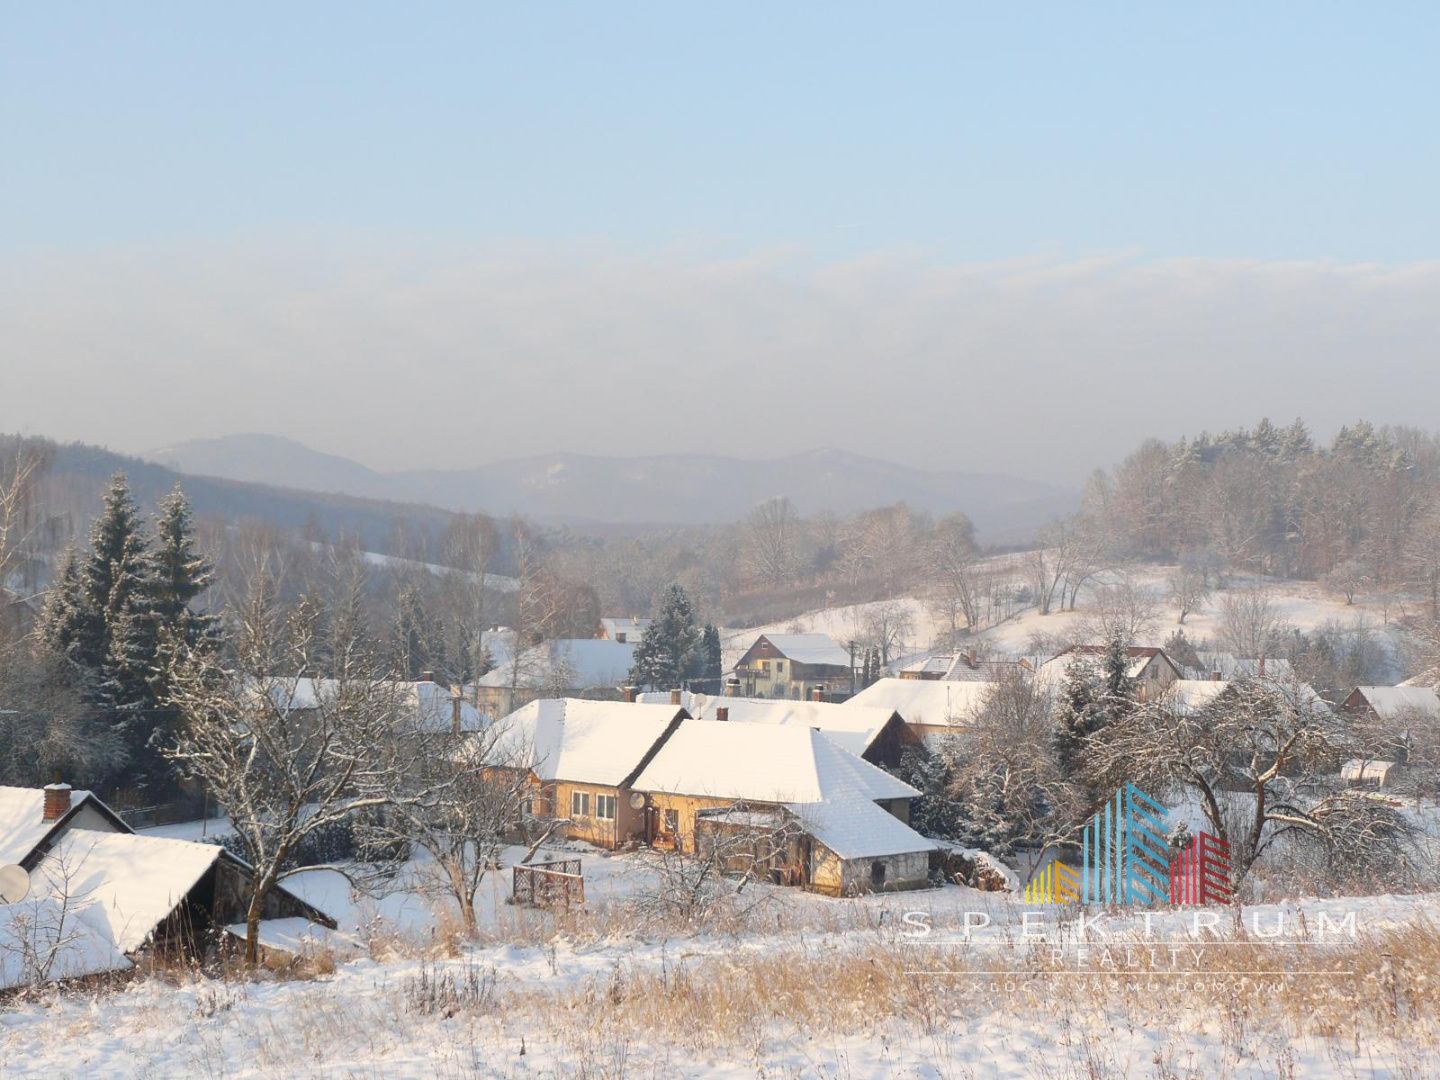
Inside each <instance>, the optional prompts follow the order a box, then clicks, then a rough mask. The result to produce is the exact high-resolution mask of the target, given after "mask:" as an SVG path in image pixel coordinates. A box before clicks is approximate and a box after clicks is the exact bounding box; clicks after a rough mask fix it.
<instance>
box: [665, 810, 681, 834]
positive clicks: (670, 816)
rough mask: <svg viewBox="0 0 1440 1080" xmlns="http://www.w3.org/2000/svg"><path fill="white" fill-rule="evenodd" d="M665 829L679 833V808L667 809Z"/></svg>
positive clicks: (668, 831)
mask: <svg viewBox="0 0 1440 1080" xmlns="http://www.w3.org/2000/svg"><path fill="white" fill-rule="evenodd" d="M665 831H666V832H667V833H677V832H679V831H680V811H679V810H666V811H665Z"/></svg>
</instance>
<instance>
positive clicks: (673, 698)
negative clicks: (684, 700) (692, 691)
mask: <svg viewBox="0 0 1440 1080" xmlns="http://www.w3.org/2000/svg"><path fill="white" fill-rule="evenodd" d="M670 704H671V705H679V704H680V691H679V690H671V691H670Z"/></svg>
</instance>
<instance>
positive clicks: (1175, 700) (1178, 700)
mask: <svg viewBox="0 0 1440 1080" xmlns="http://www.w3.org/2000/svg"><path fill="white" fill-rule="evenodd" d="M1228 689H1230V683H1229V682H1228V681H1225V680H1222V679H1176V680H1175V681H1174V682H1173V683H1171V684H1170V689H1168V690H1167V691H1166V692H1165V697H1164V698H1163V699H1162V700H1163V701H1164V702H1165V703H1166V704H1167V705H1169V706H1170V707H1171V708H1172V709H1173V710H1175V712H1177V713H1179V714H1180V715H1181V716H1190V715H1192V714H1194V713H1197V712H1199V711H1200V710H1202V709H1204V708H1206V707H1207V706H1209V705H1210V703H1211V702H1213V701H1214V700H1215V699H1216V698H1218V697H1219V696H1220V695H1221V694H1223V693H1224V692H1225V691H1226V690H1228Z"/></svg>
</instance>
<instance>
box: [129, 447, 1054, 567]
mask: <svg viewBox="0 0 1440 1080" xmlns="http://www.w3.org/2000/svg"><path fill="white" fill-rule="evenodd" d="M147 456H148V457H150V458H152V459H153V460H156V461H161V462H164V463H165V464H167V465H169V466H171V467H173V468H175V469H178V470H180V471H183V472H186V473H192V474H200V475H208V476H219V477H228V478H232V479H242V480H246V481H250V482H260V483H268V484H284V485H293V486H297V487H308V488H313V489H316V490H322V491H336V492H345V493H347V494H352V495H362V496H367V497H371V498H386V499H391V500H401V501H415V502H421V503H427V504H430V505H434V506H441V507H446V508H448V509H451V510H464V511H468V512H475V511H483V512H486V513H491V514H507V513H512V512H514V513H521V514H525V515H528V516H531V517H535V518H538V519H541V520H543V521H548V522H552V523H557V524H558V523H564V524H571V525H577V526H583V525H586V524H591V523H594V524H598V523H620V524H636V523H656V524H663V523H689V524H704V523H714V522H723V521H733V520H735V519H737V518H740V517H743V516H744V515H745V514H747V513H748V512H749V511H750V510H751V509H752V508H754V507H755V506H756V505H757V504H759V503H761V502H763V501H765V500H766V499H769V498H773V497H775V496H779V495H785V496H788V497H789V498H790V499H791V501H792V502H794V503H795V505H796V507H797V508H798V509H799V510H800V512H801V513H806V514H809V513H815V512H818V511H830V512H832V513H837V514H844V513H852V512H854V511H857V510H864V509H869V508H871V507H876V506H884V505H888V504H891V503H895V502H898V501H901V500H903V501H905V502H906V503H908V504H909V505H911V506H912V507H914V508H916V509H918V510H925V511H929V512H932V513H946V512H950V511H956V510H959V511H963V512H964V513H966V514H968V515H969V516H970V518H971V520H972V521H974V522H975V526H976V528H977V530H979V532H980V534H981V536H982V538H983V539H985V540H987V541H991V542H1003V541H1011V540H1021V539H1025V538H1027V537H1028V536H1029V535H1030V534H1032V533H1033V532H1034V530H1035V529H1036V528H1037V527H1038V526H1039V525H1041V524H1043V523H1044V522H1046V521H1048V520H1050V519H1051V518H1053V517H1055V516H1057V515H1060V514H1063V513H1067V512H1069V511H1070V510H1072V509H1074V508H1075V506H1076V504H1077V503H1078V496H1077V495H1076V494H1075V493H1074V492H1072V491H1067V490H1065V489H1063V488H1059V487H1054V486H1052V485H1048V484H1041V483H1036V482H1033V481H1028V480H1019V479H1017V478H1015V477H1013V476H1006V475H1003V474H999V473H969V472H956V471H933V470H926V469H916V468H912V467H910V466H906V465H897V464H894V463H892V462H886V461H880V460H877V459H875V458H867V457H862V456H859V455H856V454H849V453H845V452H844V451H839V450H816V451H812V452H810V453H806V454H796V455H793V456H790V457H783V458H774V459H770V460H763V461H744V460H740V459H737V458H727V457H718V456H713V455H701V454H664V455H655V456H650V457H636V458H619V457H599V456H591V455H586V454H545V455H540V456H536V457H527V458H517V459H514V460H509V461H499V462H494V463H493V464H489V465H482V466H479V467H477V468H470V469H424V470H413V471H408V472H400V473H391V474H385V473H378V472H375V471H374V470H372V469H368V468H366V467H365V466H363V465H360V464H359V463H357V462H353V461H350V460H348V459H346V458H341V457H336V456H334V455H330V454H322V453H319V452H317V451H315V450H311V449H310V448H309V447H306V446H304V445H302V444H300V443H297V442H294V441H293V440H290V439H282V438H278V437H275V436H267V435H231V436H225V437H223V438H218V439H204V440H197V441H194V442H187V443H180V444H177V445H175V446H171V447H168V448H166V449H164V450H157V451H155V452H153V453H152V454H149V455H147Z"/></svg>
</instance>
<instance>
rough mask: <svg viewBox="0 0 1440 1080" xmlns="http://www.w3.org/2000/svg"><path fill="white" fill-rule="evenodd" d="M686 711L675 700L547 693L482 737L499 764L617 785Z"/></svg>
mask: <svg viewBox="0 0 1440 1080" xmlns="http://www.w3.org/2000/svg"><path fill="white" fill-rule="evenodd" d="M681 715H683V710H681V709H679V708H677V707H676V706H674V705H638V704H631V703H629V702H623V701H585V700H582V699H580V698H543V699H541V700H539V701H532V702H530V704H528V705H525V706H523V707H522V708H519V709H516V710H515V711H514V712H512V713H510V715H508V716H505V717H503V718H501V719H500V720H497V721H496V722H495V726H494V729H493V736H490V735H487V736H482V738H484V739H485V740H486V742H487V743H488V746H487V747H486V748H485V749H486V750H487V752H488V756H489V757H490V759H491V760H492V761H494V762H496V763H497V764H506V765H524V766H527V767H529V768H531V769H532V770H533V771H534V773H535V775H536V776H538V777H539V778H540V779H541V780H545V781H550V780H570V781H576V782H579V783H586V784H604V785H606V786H609V787H616V786H619V785H620V784H621V783H623V782H624V781H625V780H626V779H627V778H628V777H629V776H630V774H631V773H633V772H634V771H635V770H636V769H637V768H639V766H640V763H641V762H642V761H643V760H644V759H645V755H646V754H648V753H649V752H650V750H651V749H652V748H653V747H654V746H655V744H656V743H657V742H658V741H659V740H660V739H661V738H662V737H663V736H664V734H665V732H666V731H667V730H668V729H669V725H670V722H671V721H672V720H674V719H675V718H676V717H677V716H681Z"/></svg>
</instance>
